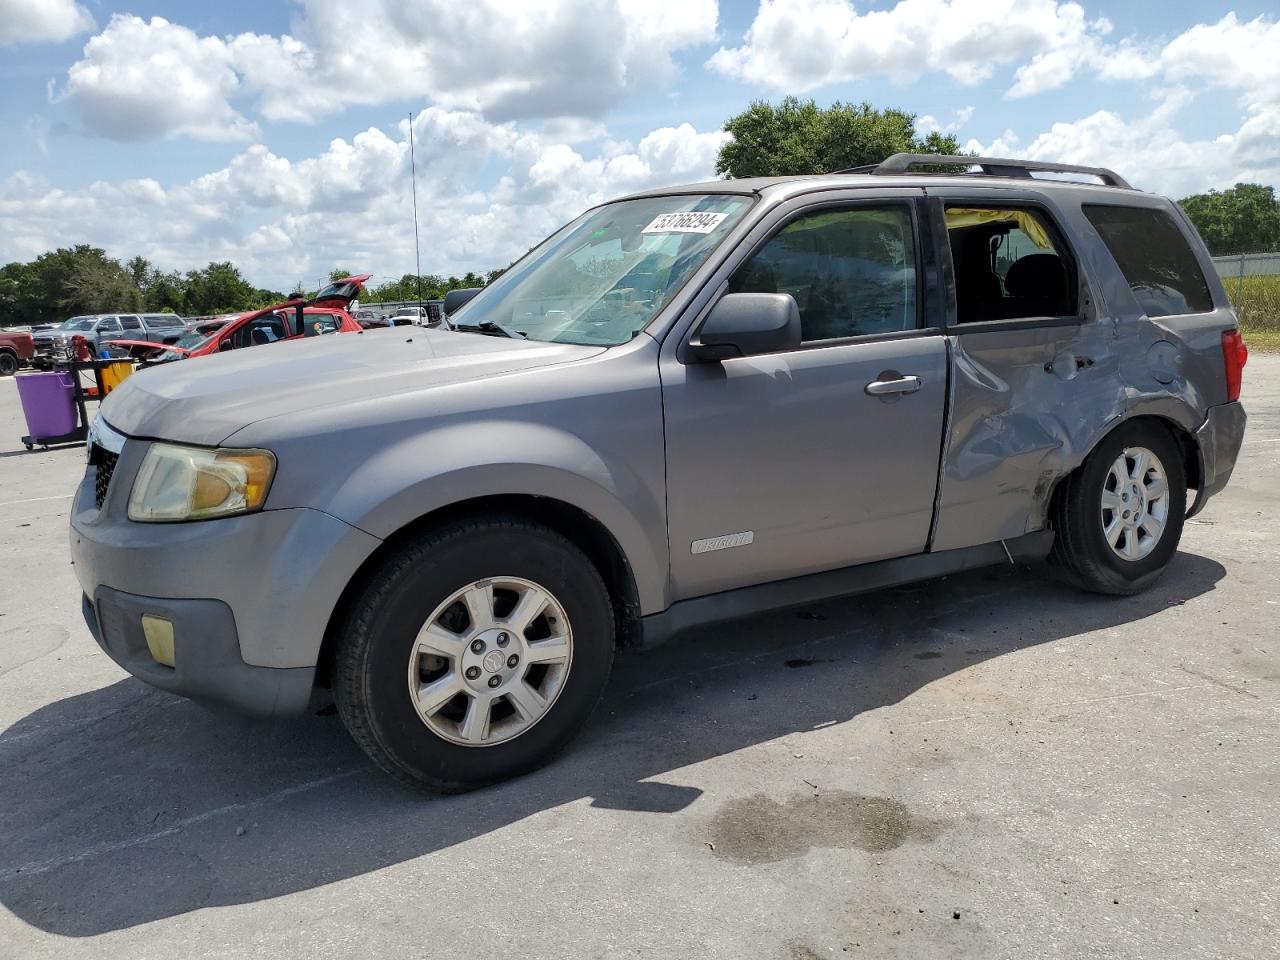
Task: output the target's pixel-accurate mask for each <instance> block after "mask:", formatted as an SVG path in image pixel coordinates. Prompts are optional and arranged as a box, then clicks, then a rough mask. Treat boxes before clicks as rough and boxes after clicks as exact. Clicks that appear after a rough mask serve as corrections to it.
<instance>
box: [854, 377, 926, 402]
mask: <svg viewBox="0 0 1280 960" xmlns="http://www.w3.org/2000/svg"><path fill="white" fill-rule="evenodd" d="M919 389H920V378H919V377H899V378H898V379H897V380H872V381H871V382H870V383H868V384H867V386H866V391H867V393H869V394H870V395H871V396H873V397H883V396H886V395H888V394H891V393H915V392H916V391H917V390H919Z"/></svg>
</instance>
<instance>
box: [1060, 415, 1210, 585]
mask: <svg viewBox="0 0 1280 960" xmlns="http://www.w3.org/2000/svg"><path fill="white" fill-rule="evenodd" d="M1063 482H1064V484H1065V486H1064V488H1063V489H1062V490H1061V491H1060V492H1059V494H1058V497H1057V499H1056V501H1055V505H1054V512H1053V525H1054V529H1055V532H1056V534H1057V536H1056V539H1055V542H1054V548H1053V555H1052V558H1053V560H1054V561H1055V562H1056V563H1057V565H1058V566H1059V567H1061V568H1062V570H1063V571H1064V572H1065V573H1066V574H1067V576H1068V578H1069V579H1070V580H1072V581H1073V582H1074V583H1076V584H1077V585H1078V586H1080V587H1082V588H1084V589H1086V590H1092V591H1095V592H1098V593H1111V594H1129V593H1137V592H1139V591H1141V590H1145V589H1146V588H1147V587H1149V586H1151V584H1153V583H1154V582H1155V581H1156V580H1157V579H1158V578H1159V576H1160V574H1162V573H1163V572H1164V569H1165V567H1166V566H1168V564H1169V561H1170V560H1171V559H1172V558H1173V555H1174V553H1175V552H1176V551H1177V549H1178V541H1179V539H1180V538H1181V536H1182V521H1183V519H1184V517H1185V514H1186V505H1187V481H1186V474H1185V471H1184V468H1183V461H1182V451H1181V450H1180V449H1179V448H1178V445H1177V443H1176V442H1175V441H1174V439H1173V437H1172V436H1171V435H1170V433H1169V431H1168V430H1167V429H1166V428H1165V427H1163V426H1161V425H1159V424H1157V423H1152V422H1149V421H1138V422H1134V423H1132V424H1125V425H1123V426H1121V427H1119V428H1118V429H1116V430H1115V431H1114V432H1112V433H1111V434H1110V435H1109V436H1108V437H1106V438H1105V439H1104V440H1103V441H1102V443H1100V444H1099V445H1098V447H1097V449H1095V450H1094V451H1093V453H1091V454H1090V455H1089V457H1088V458H1087V459H1086V460H1085V462H1084V463H1083V464H1082V465H1081V466H1080V468H1079V469H1078V470H1077V471H1076V472H1075V473H1073V474H1072V475H1071V476H1070V477H1068V478H1067V479H1066V480H1065V481H1063Z"/></svg>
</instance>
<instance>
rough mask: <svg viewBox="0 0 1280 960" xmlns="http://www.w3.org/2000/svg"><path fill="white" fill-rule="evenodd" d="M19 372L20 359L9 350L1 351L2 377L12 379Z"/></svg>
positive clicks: (0, 372)
mask: <svg viewBox="0 0 1280 960" xmlns="http://www.w3.org/2000/svg"><path fill="white" fill-rule="evenodd" d="M17 372H18V358H17V357H16V356H14V355H13V354H12V353H10V352H9V351H8V350H0V377H12V376H13V375H14V374H15V373H17Z"/></svg>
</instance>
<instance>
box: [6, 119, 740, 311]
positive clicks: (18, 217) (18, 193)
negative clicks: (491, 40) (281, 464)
mask: <svg viewBox="0 0 1280 960" xmlns="http://www.w3.org/2000/svg"><path fill="white" fill-rule="evenodd" d="M579 132H580V131H579ZM414 135H415V140H416V142H417V145H418V147H419V148H420V149H419V150H418V151H417V163H418V202H419V207H420V210H421V220H422V239H423V264H422V265H423V269H424V271H427V272H434V273H458V274H460V273H464V272H466V271H467V270H485V269H490V268H493V267H498V266H504V265H506V264H507V263H509V262H510V261H511V260H513V259H515V258H516V257H518V256H519V255H521V254H522V253H524V251H525V250H527V249H528V248H529V247H531V246H532V245H534V244H535V243H537V242H538V241H539V240H541V239H542V238H543V237H544V236H546V235H547V234H548V233H550V232H551V231H552V230H554V229H556V228H557V227H559V226H560V225H561V224H563V223H565V222H566V221H568V220H569V219H571V218H572V217H574V216H576V215H577V214H578V213H580V212H581V211H582V210H584V209H585V208H587V207H589V206H592V205H594V204H596V203H599V202H601V201H603V200H606V199H609V198H611V197H615V196H618V195H620V194H623V193H627V192H631V191H635V190H641V189H646V188H648V187H652V186H658V185H662V184H668V183H679V182H687V181H690V180H700V179H705V178H708V177H710V176H712V169H713V167H714V163H715V154H716V151H717V149H718V148H719V146H720V144H721V143H723V141H724V139H725V137H726V135H725V134H723V133H720V132H710V133H700V132H699V131H697V130H695V129H694V128H693V127H692V126H691V125H689V124H687V123H685V124H680V125H679V126H676V127H663V128H661V129H657V130H654V131H652V132H650V133H649V134H647V135H646V136H645V137H643V138H641V139H640V141H639V143H638V145H637V146H635V147H634V148H631V147H629V146H628V147H625V149H620V145H619V144H618V143H617V142H616V141H613V140H610V139H609V137H608V134H607V131H605V130H603V129H602V130H600V131H599V134H598V136H597V137H595V138H592V139H590V140H588V141H584V142H579V143H575V144H569V143H565V142H563V141H559V140H555V139H552V138H548V137H547V135H546V134H545V133H538V132H531V131H528V130H522V129H520V128H519V127H517V126H516V125H515V124H514V123H511V122H507V123H497V124H495V123H491V122H488V121H485V120H484V119H483V118H482V117H480V116H479V115H478V114H476V113H473V112H466V111H450V110H445V109H442V108H439V107H433V108H431V109H429V110H426V111H424V112H423V113H422V114H421V115H420V116H418V117H416V118H415V120H414ZM407 137H408V129H407V123H402V124H400V126H399V128H398V129H397V130H396V131H394V134H393V135H388V134H387V133H385V132H383V131H381V130H378V129H369V130H366V131H364V132H362V133H359V134H357V135H356V136H354V137H353V138H351V139H350V140H349V141H348V140H345V139H336V140H334V141H333V142H332V143H330V145H329V147H328V148H327V149H326V150H325V151H324V152H323V153H321V154H319V155H316V156H313V157H307V158H304V159H302V160H289V159H287V158H285V157H281V156H278V155H277V154H275V153H273V152H272V151H271V150H269V149H268V148H267V147H265V146H262V145H260V144H255V145H253V146H251V147H249V148H248V149H246V150H244V151H243V152H242V153H240V154H239V155H238V156H236V157H235V158H233V159H232V161H231V162H230V163H229V164H227V166H225V167H223V168H222V169H219V170H216V171H213V172H211V173H209V174H206V175H204V176H201V177H198V178H196V179H194V180H192V181H189V182H187V183H183V184H178V185H174V186H171V187H168V188H165V187H163V186H162V185H161V184H159V183H158V182H156V181H155V180H152V179H132V180H125V181H122V182H118V183H105V182H99V183H95V184H92V185H90V186H89V187H86V188H84V189H81V190H74V191H69V190H63V189H59V188H57V187H55V186H51V185H50V184H48V183H45V182H43V181H42V180H41V179H40V178H38V177H36V176H33V175H31V174H27V173H18V174H15V175H13V176H11V177H9V178H8V179H7V180H4V181H0V220H3V222H4V223H5V231H4V232H3V233H0V262H4V261H7V260H13V259H29V258H31V257H34V256H36V255H38V254H40V253H42V252H44V251H45V250H48V249H51V248H53V247H56V246H67V245H71V244H75V243H92V244H96V245H99V246H103V247H105V248H106V249H107V250H108V251H109V252H110V253H111V254H112V255H114V256H117V257H126V256H132V255H133V254H135V253H140V254H142V255H143V256H145V257H147V258H148V259H150V260H152V261H153V262H155V263H158V264H160V265H161V266H163V267H165V268H166V269H169V268H183V269H186V268H191V267H194V266H199V265H202V264H204V263H205V262H207V261H209V260H232V261H234V262H236V263H237V264H239V265H240V266H241V267H242V269H244V270H245V272H246V274H247V275H248V276H249V277H250V278H251V279H252V280H253V281H254V282H255V283H257V284H261V285H264V286H270V287H272V288H274V289H285V288H287V287H290V286H292V285H293V284H294V283H296V282H298V281H299V280H302V281H304V282H306V283H313V282H314V281H315V279H316V278H318V277H319V276H322V275H323V274H325V273H326V272H327V271H328V270H330V269H331V268H333V267H335V266H339V265H341V266H346V267H350V268H351V269H364V270H369V271H371V272H373V273H374V274H376V275H378V276H380V277H384V278H385V277H388V276H398V275H400V274H401V273H404V272H407V271H411V270H412V268H413V232H412V220H411V214H410V209H411V208H410V203H409V170H408V163H409V148H408V140H407ZM606 147H608V148H609V149H607V150H606V149H605V148H606ZM493 165H498V166H499V167H500V168H501V169H502V170H503V171H504V172H503V173H502V175H501V177H500V178H499V179H498V181H497V183H496V184H495V185H494V186H492V187H491V188H489V189H487V190H482V189H479V188H478V187H477V185H476V183H475V178H476V175H477V171H479V170H481V169H483V168H490V169H491V168H492V166H493Z"/></svg>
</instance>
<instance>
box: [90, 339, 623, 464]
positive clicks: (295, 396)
mask: <svg viewBox="0 0 1280 960" xmlns="http://www.w3.org/2000/svg"><path fill="white" fill-rule="evenodd" d="M604 350H605V348H604V347H595V346H579V345H576V344H567V343H541V342H537V341H532V340H509V339H506V338H505V337H502V338H500V337H488V336H482V335H480V334H475V333H457V332H455V331H451V330H422V329H419V328H416V327H413V328H410V327H389V328H387V329H384V330H371V331H366V332H363V333H339V334H332V335H330V336H326V337H312V338H308V339H303V340H289V341H284V342H281V343H274V344H270V345H269V346H265V347H255V348H251V349H246V350H235V351H232V352H230V353H222V354H214V355H212V356H208V357H197V358H194V359H191V360H183V361H180V362H178V363H170V364H165V365H163V366H157V367H153V368H150V369H146V370H140V371H138V372H137V373H136V374H134V375H133V376H131V377H129V378H128V379H127V380H125V381H124V382H123V383H122V384H121V385H120V386H119V387H117V388H116V389H115V390H113V391H112V392H111V394H110V396H108V397H107V398H106V399H105V400H104V401H103V403H102V416H103V418H104V419H105V420H106V421H107V422H108V423H110V424H111V426H112V427H114V428H115V429H116V430H118V431H120V432H121V433H124V434H126V435H128V436H134V437H151V438H155V439H163V440H177V441H183V442H186V443H195V444H206V445H216V444H219V443H222V442H223V441H224V440H226V438H227V437H229V436H231V434H233V433H235V432H236V431H238V430H241V429H243V428H244V427H247V426H249V424H251V423H256V422H257V421H259V420H265V419H268V418H270V417H281V416H288V415H290V414H294V413H298V412H300V411H304V410H314V409H315V408H316V407H318V406H319V407H335V408H337V407H341V406H343V405H352V404H358V403H360V402H361V401H362V400H374V399H379V398H383V397H389V396H395V395H398V394H407V393H413V392H415V391H421V390H429V389H434V388H438V387H443V386H446V385H448V384H451V383H459V382H463V381H468V380H480V379H484V378H487V377H493V376H498V375H500V374H504V373H512V372H515V371H518V370H528V369H531V368H534V367H544V366H550V365H552V364H557V363H567V362H570V361H573V360H583V359H586V358H588V357H593V356H596V355H598V354H600V353H603V352H604Z"/></svg>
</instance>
